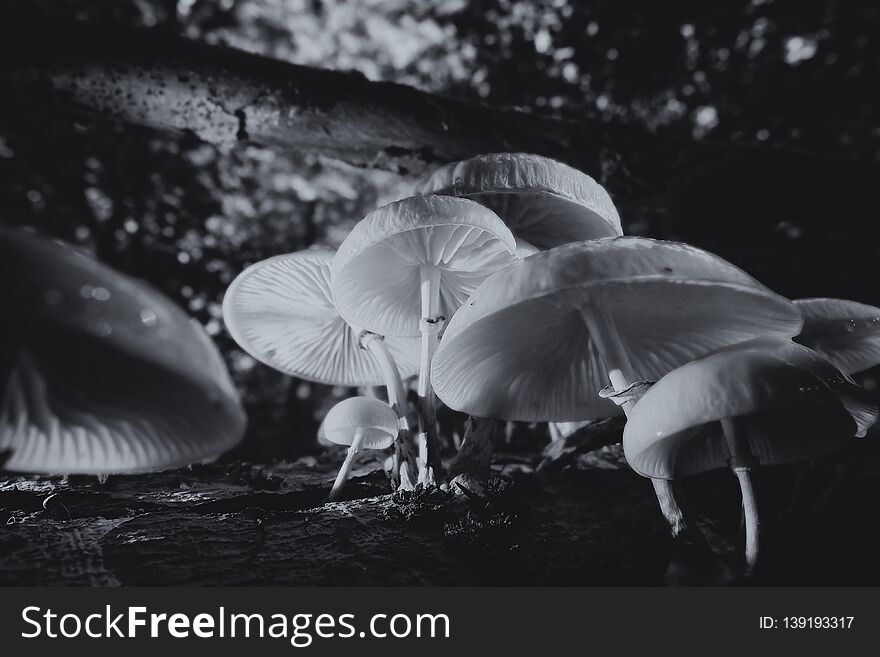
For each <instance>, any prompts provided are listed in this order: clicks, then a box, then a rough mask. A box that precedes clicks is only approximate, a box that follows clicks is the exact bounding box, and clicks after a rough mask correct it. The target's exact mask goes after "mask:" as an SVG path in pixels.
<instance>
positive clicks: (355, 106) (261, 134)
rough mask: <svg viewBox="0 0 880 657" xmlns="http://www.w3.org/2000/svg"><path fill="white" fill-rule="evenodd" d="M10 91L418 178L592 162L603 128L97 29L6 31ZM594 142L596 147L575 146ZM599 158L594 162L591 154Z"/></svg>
mask: <svg viewBox="0 0 880 657" xmlns="http://www.w3.org/2000/svg"><path fill="white" fill-rule="evenodd" d="M0 61H2V64H0V79H2V83H3V86H4V88H5V89H7V93H6V94H5V95H6V97H7V98H12V99H18V100H21V101H22V102H25V103H27V104H28V105H29V106H31V107H33V103H34V102H39V103H46V102H48V103H50V104H51V105H52V106H53V107H62V108H65V109H66V110H70V109H75V110H77V111H78V112H81V113H84V114H86V115H89V116H94V117H98V118H108V119H114V120H120V121H124V122H128V123H133V124H137V125H142V126H148V127H151V128H158V129H166V130H168V129H170V130H188V131H191V132H193V133H195V134H196V135H197V136H198V137H200V138H201V139H203V140H205V141H207V142H210V143H213V144H218V145H221V146H227V145H230V144H233V143H235V142H237V141H240V140H249V141H252V142H255V143H259V144H264V145H271V146H279V147H283V148H288V149H291V148H292V149H295V150H300V151H316V152H320V153H322V154H325V155H329V156H331V157H335V158H338V159H340V160H343V161H346V162H349V163H351V164H354V165H358V166H370V167H381V168H386V169H390V170H406V171H407V172H415V173H418V172H420V171H421V170H422V169H424V168H425V167H426V166H428V165H434V164H438V163H442V162H448V161H450V160H455V159H461V158H466V157H470V156H472V155H475V154H478V153H484V152H491V151H499V150H523V151H529V152H536V153H543V154H546V155H549V156H555V157H559V158H562V159H568V160H570V161H571V160H573V161H574V163H575V164H578V165H580V166H584V167H586V168H588V169H592V170H594V169H595V166H594V165H596V164H597V163H596V161H595V160H596V154H597V153H598V152H599V151H600V149H601V145H602V143H603V142H604V141H605V137H604V136H603V132H602V131H600V130H599V129H598V127H593V128H588V127H587V126H584V125H582V124H575V123H571V122H563V121H556V120H551V119H545V118H541V117H537V116H533V115H530V114H526V113H522V112H514V111H499V110H494V109H490V108H486V107H482V106H476V105H470V104H466V103H461V102H458V101H455V100H450V99H448V98H444V97H441V96H436V95H432V94H428V93H424V92H421V91H418V90H416V89H413V88H411V87H406V86H402V85H399V84H393V83H388V82H370V81H368V80H367V79H365V78H364V77H363V76H361V75H360V74H357V73H344V72H336V71H328V70H318V69H312V68H307V67H303V66H295V65H292V64H287V63H284V62H279V61H276V60H272V59H267V58H264V57H259V56H256V55H252V54H248V53H244V52H240V51H235V50H230V49H226V48H221V47H216V46H207V45H203V44H199V43H196V42H192V41H189V40H186V39H182V38H179V37H176V36H173V35H169V34H167V33H165V32H158V31H143V30H131V29H128V28H112V29H107V28H104V29H100V28H96V27H94V26H91V25H89V24H84V23H78V24H51V23H50V24H48V25H47V24H45V23H43V24H40V25H34V26H32V25H29V24H16V23H15V22H10V23H6V24H4V25H3V27H2V28H0ZM573 136H576V137H577V140H578V142H579V143H583V142H584V140H587V139H595V140H596V142H595V144H594V145H595V146H596V147H595V148H590V149H574V148H572V138H573ZM591 160H592V161H591Z"/></svg>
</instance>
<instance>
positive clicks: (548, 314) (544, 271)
mask: <svg viewBox="0 0 880 657" xmlns="http://www.w3.org/2000/svg"><path fill="white" fill-rule="evenodd" d="M587 305H589V306H590V307H593V308H597V309H598V310H597V312H602V313H604V314H605V315H607V317H609V318H610V319H611V323H612V324H613V325H614V327H615V331H616V333H617V335H616V336H615V339H617V340H619V341H620V343H621V345H622V347H623V349H625V351H626V354H627V356H628V360H629V361H630V364H631V366H632V368H633V371H630V372H625V374H626V375H627V376H628V377H629V379H630V380H631V381H640V380H656V379H658V378H659V377H661V376H662V375H663V374H665V373H667V372H669V371H670V370H672V369H674V368H676V367H678V366H679V365H681V364H683V363H686V362H687V361H689V360H693V359H694V358H697V357H698V356H701V355H704V354H706V353H709V352H711V351H713V350H715V349H718V348H720V347H723V346H726V345H729V344H734V343H736V342H741V341H743V340H747V339H750V338H753V337H757V336H762V335H770V336H773V335H776V336H782V337H790V336H792V335H795V334H796V333H797V332H798V330H799V329H800V324H801V318H800V313H799V312H798V311H797V309H796V308H795V306H794V305H793V304H792V303H791V302H789V301H788V300H786V299H784V298H782V297H780V296H779V295H777V294H774V293H773V292H771V291H770V290H768V289H767V288H765V287H764V286H763V285H761V284H760V283H758V282H757V281H755V280H754V279H753V278H751V277H750V276H749V275H748V274H746V273H745V272H743V271H741V270H740V269H738V268H736V267H734V266H733V265H731V264H730V263H728V262H726V261H724V260H722V259H721V258H719V257H717V256H714V255H712V254H710V253H706V252H705V251H701V250H700V249H696V248H694V247H691V246H687V245H685V244H679V243H675V242H662V241H657V240H650V239H645V238H638V237H619V238H612V239H605V240H593V241H588V242H578V243H574V244H567V245H564V246H560V247H556V248H555V249H550V250H549V251H543V252H541V253H537V254H535V255H532V256H529V257H528V258H525V259H524V260H521V261H518V262H515V263H514V264H512V265H510V266H508V267H507V268H505V269H503V270H501V271H499V272H497V273H496V274H494V275H493V276H491V277H490V278H488V279H487V280H486V281H485V282H484V283H483V285H482V286H480V288H479V289H478V290H477V291H476V292H475V293H474V294H473V296H471V298H470V299H469V300H468V301H467V302H466V303H465V304H464V305H463V306H462V307H461V309H460V310H459V311H458V314H456V315H455V317H453V319H452V321H451V322H450V324H449V326H448V327H447V329H446V333H445V335H444V337H443V339H442V341H441V343H440V346H439V348H438V350H437V353H436V355H435V356H434V360H433V363H432V370H433V376H434V381H433V383H434V390H435V392H436V393H437V396H438V397H439V398H440V399H441V400H442V401H443V402H444V403H445V404H446V405H447V406H449V407H451V408H453V409H455V410H458V411H462V412H466V413H470V414H472V415H477V416H479V417H493V418H500V419H510V420H523V421H531V422H534V421H571V420H584V419H591V418H600V417H610V416H613V415H615V414H616V413H617V409H616V407H615V406H614V405H613V404H612V403H611V402H609V401H607V400H603V399H600V398H599V397H598V396H597V393H598V391H599V390H600V389H601V388H603V387H604V386H605V385H606V384H607V381H608V375H607V373H606V371H605V364H604V363H603V362H601V360H600V357H599V353H598V351H597V348H596V344H595V339H594V336H592V335H591V333H590V330H589V329H588V328H587V325H586V323H585V321H584V319H583V316H582V314H581V311H582V309H583V308H584V307H585V306H587Z"/></svg>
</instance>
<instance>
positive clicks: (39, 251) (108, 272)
mask: <svg viewBox="0 0 880 657" xmlns="http://www.w3.org/2000/svg"><path fill="white" fill-rule="evenodd" d="M0 278H2V280H3V281H4V286H3V287H2V288H0V301H2V304H3V308H4V311H5V313H8V316H9V317H14V318H15V322H14V324H11V325H8V326H7V335H9V340H10V343H9V344H7V345H4V346H5V347H7V348H11V350H12V352H13V353H14V354H15V356H14V362H13V369H12V372H11V374H10V376H9V379H8V380H7V381H6V386H5V391H4V394H3V399H2V405H0V452H3V451H5V450H10V451H11V455H10V457H9V459H8V460H7V462H6V464H5V466H4V467H5V468H6V469H9V470H15V471H22V472H45V473H59V474H77V473H80V474H101V473H125V472H144V471H153V470H161V469H165V468H173V467H179V466H182V465H186V464H189V463H194V462H199V461H206V460H212V459H214V458H216V457H217V456H219V455H220V454H221V453H223V452H224V451H226V450H228V449H229V448H231V447H232V446H234V445H235V444H236V443H238V442H239V441H240V440H241V438H242V436H243V434H244V429H245V425H246V418H245V415H244V411H243V409H242V407H241V403H240V401H239V398H238V394H237V392H236V390H235V388H234V387H233V384H232V381H231V380H230V378H229V374H228V372H227V370H226V366H225V364H224V363H223V360H222V358H221V356H220V354H219V352H218V351H217V349H216V347H215V346H214V344H213V342H212V341H211V339H210V338H209V337H208V335H207V334H206V333H205V331H204V330H203V329H202V328H201V326H199V325H198V324H197V323H196V322H194V321H193V320H191V319H190V318H189V317H188V316H187V315H186V314H185V313H184V312H183V311H182V310H181V309H180V308H179V307H178V306H177V305H175V304H174V303H172V302H171V301H169V300H168V299H167V298H165V297H164V296H162V295H161V294H159V293H158V292H156V291H154V290H152V289H150V288H149V287H147V286H146V285H144V284H143V283H141V282H139V281H136V280H135V279H133V278H130V277H128V276H125V275H124V274H121V273H119V272H116V271H114V270H112V269H110V268H109V267H106V266H104V265H101V264H99V263H98V262H96V261H94V260H92V259H91V258H88V257H87V256H85V255H83V254H81V253H79V252H78V251H75V250H74V249H72V248H70V247H68V246H65V245H62V244H60V243H55V242H51V241H49V240H43V239H40V238H37V237H35V236H32V235H29V234H27V233H25V232H23V231H13V230H8V229H2V230H0Z"/></svg>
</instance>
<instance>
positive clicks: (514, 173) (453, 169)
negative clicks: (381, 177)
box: [416, 153, 623, 249]
mask: <svg viewBox="0 0 880 657" xmlns="http://www.w3.org/2000/svg"><path fill="white" fill-rule="evenodd" d="M416 193H419V194H448V195H452V196H462V197H465V198H470V199H473V200H474V201H477V202H478V203H481V204H482V205H485V206H486V207H487V208H489V209H491V210H493V211H494V212H495V213H496V214H498V216H500V217H501V218H502V219H503V220H504V222H505V223H506V224H507V225H508V226H509V227H510V229H511V230H512V231H513V233H514V234H515V235H516V236H517V237H522V238H524V239H525V240H527V241H529V242H531V243H532V244H534V245H535V246H536V247H538V248H540V249H549V248H551V247H554V246H559V245H560V244H565V243H567V242H579V241H581V240H589V239H597V238H600V237H614V236H617V235H621V234H623V231H622V230H621V227H620V216H619V215H618V214H617V208H615V207H614V203H613V202H612V201H611V197H610V196H608V192H606V191H605V189H604V188H603V187H602V186H601V185H600V184H599V183H597V182H596V181H595V180H593V179H592V178H590V176H588V175H586V174H584V173H581V172H580V171H578V170H577V169H573V168H571V167H570V166H568V165H566V164H562V163H561V162H557V161H556V160H551V159H549V158H546V157H541V156H540V155H530V154H527V153H493V154H489V155H480V156H478V157H475V158H472V159H470V160H464V161H463V162H453V163H452V164H447V165H446V166H444V167H441V168H440V169H438V170H437V171H435V172H433V173H432V174H430V175H429V176H427V177H425V178H424V179H423V180H421V181H420V182H419V183H418V184H417V185H416Z"/></svg>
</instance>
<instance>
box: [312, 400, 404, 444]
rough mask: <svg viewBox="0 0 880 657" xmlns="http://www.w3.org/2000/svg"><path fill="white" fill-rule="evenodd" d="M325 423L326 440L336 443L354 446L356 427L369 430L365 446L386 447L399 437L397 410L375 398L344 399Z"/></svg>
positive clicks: (364, 440)
mask: <svg viewBox="0 0 880 657" xmlns="http://www.w3.org/2000/svg"><path fill="white" fill-rule="evenodd" d="M322 426H323V427H324V436H325V437H326V438H327V440H329V441H330V442H332V443H336V444H337V445H351V443H352V440H353V439H354V435H355V432H356V430H357V429H366V433H365V434H364V439H363V443H362V447H364V448H366V449H385V448H386V447H390V446H391V444H392V443H393V442H394V441H395V440H397V431H398V420H397V413H395V412H394V410H393V409H392V408H391V407H390V406H388V404H386V403H384V402H381V401H379V400H378V399H374V398H372V397H350V398H349V399H343V400H342V401H341V402H339V403H338V404H336V406H334V407H333V408H331V409H330V412H329V413H327V417H325V418H324V422H323V423H322Z"/></svg>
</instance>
